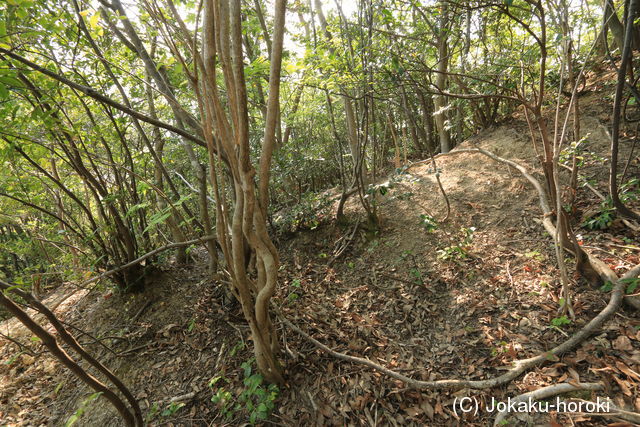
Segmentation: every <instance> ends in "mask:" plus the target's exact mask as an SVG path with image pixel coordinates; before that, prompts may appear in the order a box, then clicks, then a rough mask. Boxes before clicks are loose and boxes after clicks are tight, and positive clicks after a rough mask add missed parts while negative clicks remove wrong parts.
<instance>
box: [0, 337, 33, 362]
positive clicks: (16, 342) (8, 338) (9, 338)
mask: <svg viewBox="0 0 640 427" xmlns="http://www.w3.org/2000/svg"><path fill="white" fill-rule="evenodd" d="M0 337H2V338H4V339H6V340H7V341H11V342H12V343H14V344H15V345H17V346H18V348H19V349H20V351H24V352H25V353H29V355H30V356H33V357H36V356H37V355H38V354H39V353H36V352H35V351H33V350H31V349H30V348H29V347H28V346H26V345H24V344H22V343H21V342H20V341H18V340H16V339H14V338H11V337H10V336H9V335H5V334H3V333H2V332H0Z"/></svg>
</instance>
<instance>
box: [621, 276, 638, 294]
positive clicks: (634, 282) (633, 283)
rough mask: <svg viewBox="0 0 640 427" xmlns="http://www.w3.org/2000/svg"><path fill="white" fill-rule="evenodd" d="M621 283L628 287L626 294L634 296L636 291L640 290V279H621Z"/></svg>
mask: <svg viewBox="0 0 640 427" xmlns="http://www.w3.org/2000/svg"><path fill="white" fill-rule="evenodd" d="M620 282H622V283H624V284H625V285H627V288H626V289H625V293H626V294H632V293H634V292H635V291H636V289H638V286H640V278H637V277H631V278H628V279H621V280H620Z"/></svg>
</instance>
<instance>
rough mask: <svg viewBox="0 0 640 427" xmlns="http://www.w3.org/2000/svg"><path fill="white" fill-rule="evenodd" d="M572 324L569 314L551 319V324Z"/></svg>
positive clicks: (558, 325)
mask: <svg viewBox="0 0 640 427" xmlns="http://www.w3.org/2000/svg"><path fill="white" fill-rule="evenodd" d="M569 324H571V320H570V319H569V318H568V317H567V316H560V317H556V318H553V319H551V326H553V327H555V328H561V327H562V326H565V325H569Z"/></svg>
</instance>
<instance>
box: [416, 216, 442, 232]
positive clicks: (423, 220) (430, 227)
mask: <svg viewBox="0 0 640 427" xmlns="http://www.w3.org/2000/svg"><path fill="white" fill-rule="evenodd" d="M420 226H421V227H422V228H424V230H425V231H427V232H429V233H430V232H433V231H436V230H437V229H438V222H437V221H436V220H435V218H434V217H432V216H431V215H427V214H421V215H420Z"/></svg>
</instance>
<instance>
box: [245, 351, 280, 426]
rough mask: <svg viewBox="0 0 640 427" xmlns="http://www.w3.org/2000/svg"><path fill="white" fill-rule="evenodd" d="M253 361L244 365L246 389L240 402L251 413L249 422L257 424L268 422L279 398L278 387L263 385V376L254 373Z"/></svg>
mask: <svg viewBox="0 0 640 427" xmlns="http://www.w3.org/2000/svg"><path fill="white" fill-rule="evenodd" d="M252 365H253V360H249V361H247V362H244V363H243V364H242V369H243V370H244V381H243V383H244V385H245V386H246V388H245V389H244V390H243V391H242V393H240V396H239V397H238V400H239V402H240V403H241V404H244V406H245V409H246V410H247V412H249V422H250V423H251V424H255V422H256V421H258V420H266V419H267V418H268V417H269V415H271V412H272V411H273V409H274V407H275V400H276V399H277V398H278V393H279V390H278V387H277V386H276V385H274V384H269V385H268V386H266V387H265V386H264V385H263V381H264V379H263V378H262V375H260V374H258V373H253V366H252Z"/></svg>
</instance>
